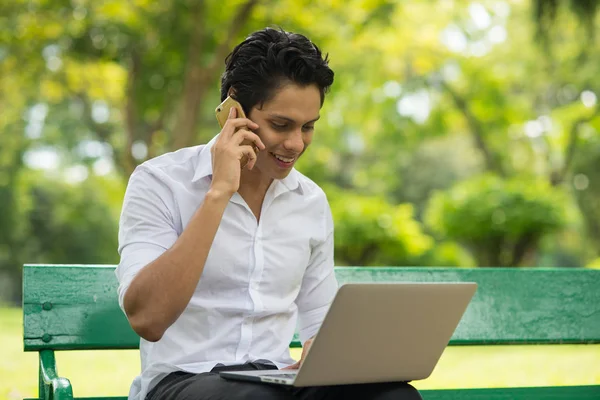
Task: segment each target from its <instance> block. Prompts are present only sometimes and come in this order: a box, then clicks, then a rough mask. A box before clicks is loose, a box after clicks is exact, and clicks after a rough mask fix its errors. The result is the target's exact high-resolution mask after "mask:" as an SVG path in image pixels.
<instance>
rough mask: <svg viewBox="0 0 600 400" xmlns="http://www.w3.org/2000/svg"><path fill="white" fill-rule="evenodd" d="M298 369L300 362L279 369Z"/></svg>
mask: <svg viewBox="0 0 600 400" xmlns="http://www.w3.org/2000/svg"><path fill="white" fill-rule="evenodd" d="M299 368H300V361H298V362H297V363H295V364H294V365H290V366H289V367H283V368H281V369H299Z"/></svg>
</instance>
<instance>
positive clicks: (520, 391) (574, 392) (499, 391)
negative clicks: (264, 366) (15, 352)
mask: <svg viewBox="0 0 600 400" xmlns="http://www.w3.org/2000/svg"><path fill="white" fill-rule="evenodd" d="M420 393H421V396H422V397H423V400H573V399H577V400H598V399H600V386H559V387H532V388H494V389H449V390H422V391H420ZM126 399H127V397H126V396H122V397H121V396H119V397H76V398H75V400H126ZM26 400H27V399H26ZM31 400H34V399H31Z"/></svg>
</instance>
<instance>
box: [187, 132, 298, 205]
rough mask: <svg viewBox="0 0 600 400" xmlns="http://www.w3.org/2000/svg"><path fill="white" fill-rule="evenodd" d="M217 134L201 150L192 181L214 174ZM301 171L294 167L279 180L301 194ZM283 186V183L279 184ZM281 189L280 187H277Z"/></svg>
mask: <svg viewBox="0 0 600 400" xmlns="http://www.w3.org/2000/svg"><path fill="white" fill-rule="evenodd" d="M218 136H219V135H216V136H215V137H213V138H212V139H211V140H210V142H208V143H207V144H206V145H205V146H204V147H203V148H202V150H200V154H198V164H197V165H196V171H195V173H194V177H193V178H192V182H196V181H199V180H200V179H202V178H205V177H207V176H211V175H212V172H213V171H212V153H211V149H212V147H213V146H214V144H215V142H216V141H217V137H218ZM299 174H300V173H299V172H298V171H297V170H296V169H295V168H292V171H291V172H290V173H289V174H288V176H286V177H285V178H283V179H281V180H279V181H278V182H280V183H282V184H283V186H285V187H286V188H287V190H288V191H293V190H296V189H298V190H299V191H300V193H301V194H304V188H303V187H302V185H301V184H300V179H298V175H299ZM278 186H281V185H278ZM277 189H279V188H277ZM277 192H278V193H280V192H285V190H277Z"/></svg>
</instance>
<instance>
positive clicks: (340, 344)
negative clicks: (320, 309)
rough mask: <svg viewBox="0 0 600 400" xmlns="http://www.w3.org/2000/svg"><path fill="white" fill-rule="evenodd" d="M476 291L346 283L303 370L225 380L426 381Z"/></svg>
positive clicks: (457, 286) (472, 287) (229, 375)
mask: <svg viewBox="0 0 600 400" xmlns="http://www.w3.org/2000/svg"><path fill="white" fill-rule="evenodd" d="M476 289H477V284H476V283H474V282H453V283H350V284H345V285H343V286H341V287H340V288H339V290H338V292H337V294H336V296H335V298H334V300H333V302H332V304H331V306H330V308H329V311H328V312H327V315H326V317H325V319H324V321H323V323H322V324H321V327H320V329H319V331H318V333H317V335H316V337H315V339H314V341H313V343H312V345H311V347H310V350H309V351H308V354H307V355H306V356H305V359H304V361H303V363H302V366H301V367H300V369H298V370H260V371H226V372H225V371H223V372H220V376H221V377H223V378H225V379H235V380H245V381H254V382H264V383H269V384H277V385H291V386H295V387H304V386H328V385H344V384H356V383H377V382H409V381H415V380H421V379H425V378H427V377H429V375H431V373H432V372H433V370H434V368H435V366H436V364H437V362H438V360H439V359H440V357H441V355H442V353H443V352H444V349H445V348H446V346H447V345H448V342H449V341H450V338H451V337H452V334H453V333H454V331H455V330H456V327H457V326H458V324H459V322H460V320H461V318H462V316H463V314H464V312H465V310H466V309H467V306H468V305H469V302H470V301H471V298H472V297H473V295H474V294H475V291H476Z"/></svg>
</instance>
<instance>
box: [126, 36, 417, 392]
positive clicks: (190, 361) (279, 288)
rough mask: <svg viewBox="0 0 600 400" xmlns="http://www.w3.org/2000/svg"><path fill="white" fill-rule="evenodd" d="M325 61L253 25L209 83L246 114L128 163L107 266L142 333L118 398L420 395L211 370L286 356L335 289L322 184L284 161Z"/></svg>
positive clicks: (329, 77)
mask: <svg viewBox="0 0 600 400" xmlns="http://www.w3.org/2000/svg"><path fill="white" fill-rule="evenodd" d="M333 75H334V74H333V71H332V70H331V69H330V68H329V66H328V63H327V58H325V59H323V57H322V55H321V52H320V50H319V49H318V48H317V47H316V46H315V45H314V44H312V43H311V42H310V41H309V40H308V39H307V38H306V37H304V36H302V35H298V34H292V33H287V32H283V31H278V30H275V29H265V30H261V31H258V32H255V33H253V34H251V35H250V36H249V37H248V38H247V39H246V40H245V41H244V42H242V43H241V44H239V45H238V46H237V47H236V48H235V49H234V50H233V52H232V53H231V54H230V55H229V56H228V57H227V59H226V69H225V73H224V74H223V77H222V83H221V97H222V99H225V97H227V96H228V95H231V96H232V97H234V98H235V99H236V100H238V101H239V102H240V103H241V104H242V106H243V108H244V111H245V113H246V115H247V116H248V118H247V119H246V118H239V117H238V116H237V115H236V113H235V110H232V112H231V113H230V115H229V118H228V120H227V123H226V124H225V126H224V127H223V129H222V130H221V132H220V133H219V134H218V135H217V136H216V137H215V138H214V139H213V140H212V141H211V142H210V143H208V144H207V145H204V146H196V147H191V148H185V149H181V150H178V151H176V152H173V153H169V154H165V155H163V156H160V157H157V158H155V159H152V160H150V161H148V162H145V163H144V164H142V165H140V166H139V167H138V168H137V169H136V170H135V172H134V173H133V174H132V176H131V179H130V181H129V184H128V187H127V192H126V194H125V199H124V203H123V211H122V214H121V221H120V230H119V253H120V255H121V261H120V264H119V267H118V268H117V276H118V278H119V283H120V285H119V304H120V305H121V308H122V309H123V310H124V312H125V314H126V315H127V318H128V320H129V322H130V324H131V326H132V327H133V329H134V330H135V331H136V332H137V333H138V334H139V335H140V336H141V340H140V353H141V361H142V374H141V375H140V376H139V377H137V378H136V380H135V381H134V383H133V385H132V387H131V391H130V394H129V398H130V399H132V400H143V399H146V398H147V399H150V400H155V399H194V400H202V399H292V398H345V397H346V394H347V393H363V395H362V396H361V397H362V398H373V399H375V398H377V399H388V398H389V399H391V398H399V397H398V396H399V395H403V396H405V397H402V398H413V397H406V396H416V397H415V398H420V397H419V396H418V393H416V391H415V390H414V389H413V388H412V387H410V386H408V385H401V384H388V385H351V386H338V387H324V388H308V389H301V390H300V389H294V388H285V387H277V386H269V385H261V384H253V383H245V382H232V381H226V380H224V379H221V378H220V377H219V375H218V372H219V371H222V370H224V369H271V368H298V367H299V363H294V360H293V359H291V358H290V355H289V349H288V346H289V342H290V341H291V338H292V336H293V333H294V329H295V327H296V322H298V327H299V333H300V338H301V341H302V342H303V343H304V348H305V349H306V348H308V347H309V346H310V342H311V340H312V337H313V336H314V335H315V334H316V332H317V329H318V327H319V325H320V324H321V322H322V320H323V318H324V316H325V313H326V311H327V309H328V307H329V304H330V302H331V301H332V299H333V297H334V295H335V293H336V290H337V282H336V279H335V275H334V271H333V222H332V217H331V211H330V209H329V205H328V203H327V199H326V196H325V194H324V193H323V191H322V190H321V189H320V188H319V187H318V186H317V185H316V184H314V183H313V182H312V181H310V180H309V179H308V178H306V177H304V176H303V175H302V174H300V173H299V172H298V171H296V170H295V169H294V168H293V167H294V164H295V163H296V161H297V160H298V158H299V157H300V156H301V155H302V154H303V153H304V151H305V150H306V148H307V147H308V146H309V145H310V143H311V141H312V139H313V131H314V126H315V123H316V121H317V120H318V119H319V117H320V114H319V111H320V109H321V106H322V105H323V101H324V98H325V93H326V92H327V90H328V89H329V87H330V86H331V84H332V83H333ZM242 142H244V143H242ZM247 143H251V145H247ZM246 158H247V159H248V160H249V161H248V163H247V165H246V166H245V167H244V168H241V160H242V159H246ZM361 391H363V392H361ZM345 393H346V394H345ZM386 396H387V397H386Z"/></svg>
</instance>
